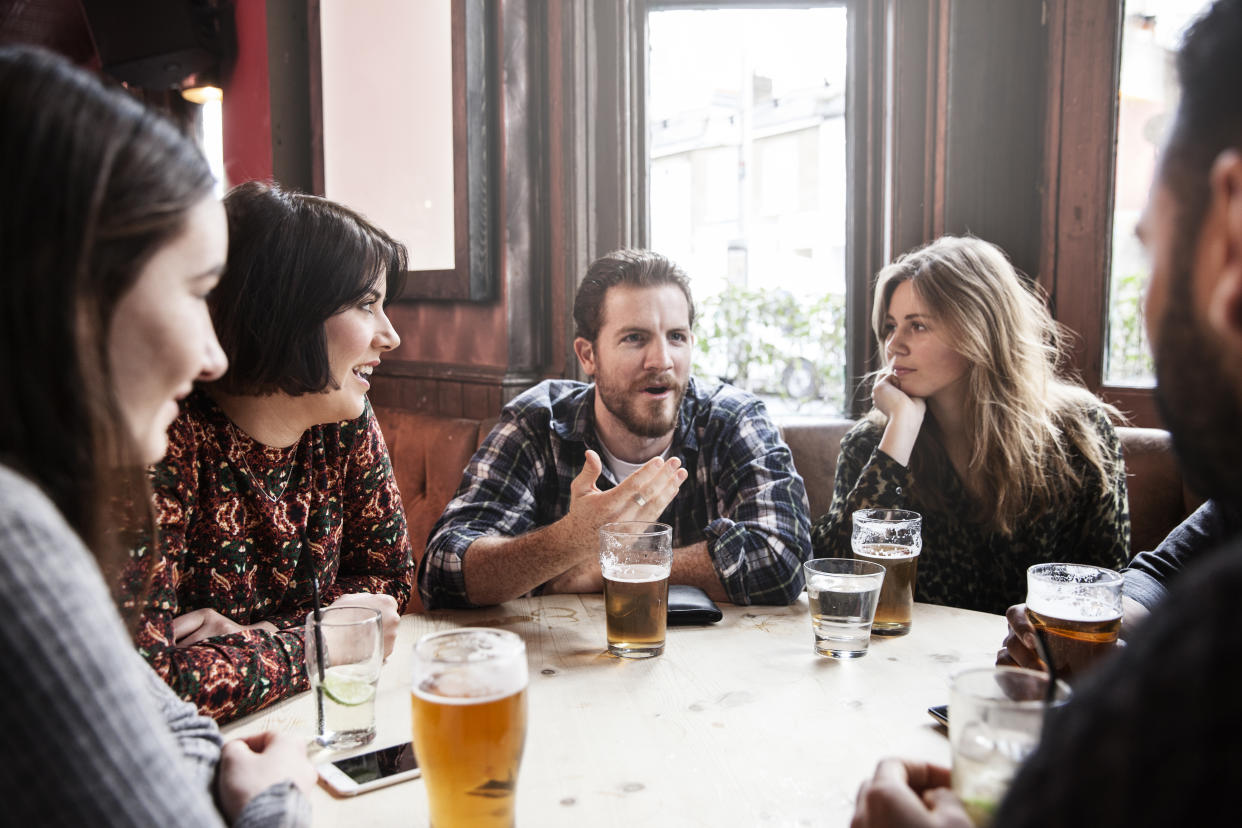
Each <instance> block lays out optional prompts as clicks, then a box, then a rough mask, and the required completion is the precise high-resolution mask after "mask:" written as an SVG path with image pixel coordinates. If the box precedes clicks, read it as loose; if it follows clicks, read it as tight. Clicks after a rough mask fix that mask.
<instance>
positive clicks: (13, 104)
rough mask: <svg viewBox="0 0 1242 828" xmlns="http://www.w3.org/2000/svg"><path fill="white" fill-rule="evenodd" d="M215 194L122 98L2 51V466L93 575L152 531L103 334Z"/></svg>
mask: <svg viewBox="0 0 1242 828" xmlns="http://www.w3.org/2000/svg"><path fill="white" fill-rule="evenodd" d="M213 183H214V182H213V179H212V176H211V172H210V170H209V169H208V167H207V163H206V161H205V160H204V159H203V156H202V153H201V152H199V150H198V149H197V148H196V147H195V146H194V145H193V144H192V143H191V142H190V141H189V140H187V139H186V138H184V137H183V136H182V135H181V134H180V133H179V132H178V131H177V130H176V128H175V127H173V126H172V125H171V124H170V123H168V122H167V121H165V120H164V119H163V118H161V117H159V116H158V115H156V114H154V113H152V112H150V111H149V110H147V109H145V108H144V107H143V106H141V105H140V104H139V103H138V102H136V101H135V100H133V99H132V98H131V97H130V96H129V95H127V94H125V93H124V92H123V91H121V90H118V89H108V88H105V87H104V86H103V84H102V83H101V82H100V81H99V80H98V79H97V78H95V77H94V76H92V75H90V74H88V73H87V72H85V71H82V70H79V69H77V68H75V67H73V66H72V65H71V64H69V63H68V62H67V61H65V60H64V59H62V58H60V57H57V56H55V55H53V54H51V53H50V52H46V51H43V50H41V49H36V48H32V47H27V46H6V47H2V48H0V193H3V198H0V388H4V389H5V393H3V394H0V461H3V462H4V463H7V464H8V465H10V466H12V467H14V468H15V469H17V470H19V471H20V472H22V473H23V474H24V475H26V476H27V477H29V478H30V479H31V480H33V481H34V482H35V483H37V484H38V485H39V486H40V488H42V490H43V491H44V492H45V493H46V494H47V496H48V497H49V498H51V500H52V502H53V503H55V504H56V507H57V508H58V509H59V510H60V512H61V514H62V515H64V517H65V519H66V520H67V521H68V523H69V524H70V526H72V527H73V529H74V530H75V531H76V532H77V533H78V534H79V535H80V536H81V538H82V539H83V541H84V542H85V543H86V545H87V546H88V547H89V548H90V549H92V550H93V551H94V553H95V555H96V557H97V558H98V559H99V561H100V566H101V568H103V569H104V570H105V572H115V571H116V569H117V568H118V566H119V565H120V563H121V562H122V560H123V558H124V552H125V551H126V550H125V548H124V547H125V543H124V541H122V540H119V539H118V538H117V536H116V529H117V527H119V526H129V527H134V526H135V524H136V523H146V524H149V523H150V517H149V514H150V511H149V510H150V506H149V503H150V497H149V493H148V490H147V486H146V480H145V474H144V471H143V469H142V468H141V462H140V460H139V457H138V452H137V450H136V447H135V446H134V445H133V438H132V437H131V436H130V434H129V432H128V429H127V428H126V427H125V425H124V420H123V419H122V417H121V414H120V408H119V405H118V401H117V399H116V396H115V391H114V387H113V382H112V377H111V375H110V371H109V365H108V359H107V339H108V333H109V326H110V324H111V321H112V317H113V313H114V311H115V309H116V306H117V302H118V300H119V299H120V298H121V297H122V296H123V295H124V294H125V292H126V291H127V290H129V289H130V288H131V287H132V286H133V284H134V282H135V281H136V279H137V277H138V275H139V272H140V271H141V269H142V267H143V266H144V265H145V264H146V263H147V261H148V260H149V259H150V258H151V256H152V255H153V254H154V253H155V252H156V250H158V249H159V248H160V247H161V246H162V245H164V244H165V243H167V242H168V241H169V240H171V239H172V238H173V237H174V236H175V235H176V234H177V233H178V232H179V231H180V230H181V229H182V227H183V225H184V220H185V214H186V212H187V211H188V210H189V209H190V208H191V207H193V206H194V205H196V204H198V203H199V202H200V201H201V200H202V199H203V198H205V197H207V196H208V195H209V194H210V192H211V188H212V186H213ZM118 509H119V510H120V512H122V513H125V512H131V513H132V512H137V513H138V515H137V518H135V516H134V515H133V514H128V515H127V514H118V513H117V510H118ZM144 518H145V519H144Z"/></svg>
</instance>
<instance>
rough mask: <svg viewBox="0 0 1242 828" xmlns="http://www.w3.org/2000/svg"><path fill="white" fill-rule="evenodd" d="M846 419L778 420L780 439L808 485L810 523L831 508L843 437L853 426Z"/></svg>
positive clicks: (806, 418) (852, 423)
mask: <svg viewBox="0 0 1242 828" xmlns="http://www.w3.org/2000/svg"><path fill="white" fill-rule="evenodd" d="M854 423H855V421H854V420H847V419H845V418H844V417H788V418H781V417H778V418H777V419H776V425H777V428H779V429H780V432H781V436H782V437H783V438H784V439H785V442H786V443H788V444H789V450H790V452H792V453H793V460H794V468H795V469H797V470H798V474H800V475H802V481H803V482H804V483H805V484H806V497H807V501H808V502H809V504H810V507H811V522H812V523H814V522H815V521H817V520H819V519H820V517H821V516H823V514H824V513H825V512H827V511H828V507H829V506H831V505H832V483H833V479H834V478H835V477H836V474H837V456H838V455H839V454H840V453H841V438H842V437H844V436H845V434H846V432H848V431H849V430H850V429H851V428H853V427H854Z"/></svg>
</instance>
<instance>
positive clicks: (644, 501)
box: [634, 494, 647, 507]
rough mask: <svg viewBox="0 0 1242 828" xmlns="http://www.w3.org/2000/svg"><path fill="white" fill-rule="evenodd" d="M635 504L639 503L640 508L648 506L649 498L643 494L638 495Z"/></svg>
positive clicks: (635, 497)
mask: <svg viewBox="0 0 1242 828" xmlns="http://www.w3.org/2000/svg"><path fill="white" fill-rule="evenodd" d="M634 502H635V503H637V504H638V505H639V506H640V507H642V506H646V505H647V498H645V497H643V496H642V495H641V494H636V495H634Z"/></svg>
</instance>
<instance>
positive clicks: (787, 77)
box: [645, 4, 848, 413]
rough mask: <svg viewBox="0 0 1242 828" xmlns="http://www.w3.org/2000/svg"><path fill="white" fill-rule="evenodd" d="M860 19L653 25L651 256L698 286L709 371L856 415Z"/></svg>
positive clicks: (691, 13) (690, 12) (816, 407)
mask: <svg viewBox="0 0 1242 828" xmlns="http://www.w3.org/2000/svg"><path fill="white" fill-rule="evenodd" d="M847 23H848V13H847V9H846V8H845V7H843V6H840V5H835V6H830V5H825V6H824V7H822V8H797V9H789V8H776V7H772V6H765V7H763V8H727V7H725V8H713V9H702V8H693V9H688V8H676V7H675V6H664V5H660V6H655V5H654V4H653V6H652V7H651V8H650V9H649V10H648V12H647V31H648V35H647V37H648V41H647V43H648V49H647V67H646V90H647V91H646V100H645V113H646V129H647V142H646V147H647V153H646V161H647V176H648V189H647V192H648V193H649V201H648V205H647V217H648V221H649V227H650V246H651V247H652V249H654V250H658V251H660V252H662V253H664V254H666V255H668V256H669V257H670V258H671V259H673V260H674V261H675V262H677V263H678V264H679V265H681V266H682V268H684V269H685V270H686V272H687V273H688V274H689V275H690V277H691V280H692V284H693V287H694V293H695V299H696V302H697V304H698V306H699V309H700V320H701V321H700V324H699V325H698V336H699V343H698V347H697V348H696V361H695V373H696V374H697V375H699V376H702V377H719V378H721V379H725V380H728V381H730V382H733V383H735V384H737V385H739V386H741V387H744V388H747V389H748V390H751V391H753V392H755V393H757V394H759V395H760V396H763V397H765V398H766V399H767V400H768V404H769V407H770V408H772V409H773V410H774V411H777V412H787V411H795V410H796V411H798V412H802V413H839V412H841V411H843V410H844V408H845V404H846V376H845V364H846V331H845V318H846V285H847V282H848V280H847V278H846V255H845V254H846V237H847V228H846V199H847V192H848V188H847V180H846V140H845V136H846V125H845V118H846V107H845V100H846V66H847Z"/></svg>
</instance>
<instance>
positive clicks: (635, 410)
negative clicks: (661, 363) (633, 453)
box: [595, 371, 688, 439]
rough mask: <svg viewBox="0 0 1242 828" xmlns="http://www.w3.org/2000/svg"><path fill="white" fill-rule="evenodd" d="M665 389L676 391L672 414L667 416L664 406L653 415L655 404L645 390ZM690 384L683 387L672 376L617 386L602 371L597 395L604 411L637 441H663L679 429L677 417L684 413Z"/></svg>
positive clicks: (667, 375)
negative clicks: (653, 405) (630, 385)
mask: <svg viewBox="0 0 1242 828" xmlns="http://www.w3.org/2000/svg"><path fill="white" fill-rule="evenodd" d="M652 385H661V386H665V387H668V388H670V389H671V390H672V391H673V406H672V409H671V411H669V412H668V413H667V414H665V413H664V410H663V406H664V403H663V402H662V403H661V405H660V408H659V410H658V412H653V411H652V410H651V409H652V402H651V401H650V400H647V399H644V398H643V391H642V389H643V388H647V387H649V386H652ZM687 385H688V383H681V384H679V383H678V382H677V380H676V379H675V378H674V377H673V376H672V375H671V374H662V375H660V376H656V377H652V378H649V379H648V380H645V381H643V382H640V383H639V384H638V385H637V386H634V387H629V388H627V387H623V386H622V385H621V384H619V383H618V384H616V385H614V384H613V383H612V382H611V381H609V380H608V379H606V378H605V377H604V372H603V371H600V372H599V374H598V375H596V377H595V393H596V394H598V395H599V399H600V402H602V403H603V404H604V408H606V409H608V411H609V412H610V413H611V414H612V416H614V417H616V418H617V419H618V420H620V421H621V424H622V425H624V426H625V427H626V429H627V430H628V431H629V432H630V433H631V434H633V435H635V436H636V437H645V438H648V439H654V438H656V437H663V436H664V435H666V434H668V433H669V432H670V431H672V430H673V429H674V428H675V427H676V426H677V414H678V412H679V411H681V401H682V399H684V398H685V396H686V387H687Z"/></svg>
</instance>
